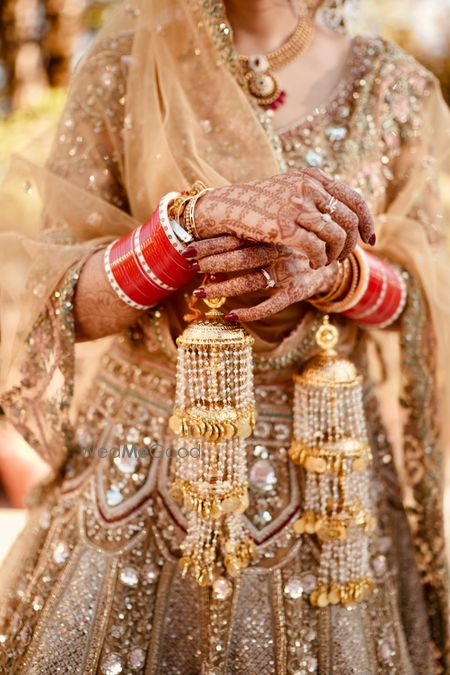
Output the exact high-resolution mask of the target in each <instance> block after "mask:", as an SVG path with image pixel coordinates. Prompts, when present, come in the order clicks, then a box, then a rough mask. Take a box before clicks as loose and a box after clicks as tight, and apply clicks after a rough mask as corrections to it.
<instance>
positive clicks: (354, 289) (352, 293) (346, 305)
mask: <svg viewBox="0 0 450 675" xmlns="http://www.w3.org/2000/svg"><path fill="white" fill-rule="evenodd" d="M348 261H349V263H350V265H351V268H352V272H351V273H352V281H351V285H350V289H349V290H348V293H347V294H346V296H345V297H344V298H343V299H342V300H339V301H337V302H327V303H323V302H320V301H317V300H314V301H313V302H311V304H312V305H313V306H314V307H316V308H317V309H320V311H321V312H323V313H324V314H341V313H342V312H345V311H347V310H348V309H350V307H353V305H354V304H356V303H355V298H356V296H357V295H358V296H359V289H360V287H361V279H360V277H361V276H362V274H361V273H360V267H359V264H358V259H357V258H356V256H355V255H354V254H353V253H351V254H350V255H349V257H348ZM361 272H362V270H361ZM366 276H367V274H366ZM356 302H358V300H357V299H356Z"/></svg>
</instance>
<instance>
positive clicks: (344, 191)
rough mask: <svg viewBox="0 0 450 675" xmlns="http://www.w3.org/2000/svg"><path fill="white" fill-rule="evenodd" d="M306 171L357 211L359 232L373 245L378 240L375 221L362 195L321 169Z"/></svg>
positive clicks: (365, 240)
mask: <svg viewBox="0 0 450 675" xmlns="http://www.w3.org/2000/svg"><path fill="white" fill-rule="evenodd" d="M305 173H306V174H307V175H309V176H312V177H313V178H315V179H317V180H320V182H321V183H322V185H323V186H324V187H325V188H326V189H327V190H328V192H329V193H330V195H332V196H333V197H335V198H336V199H338V200H339V201H341V202H343V203H344V204H345V205H346V206H348V208H349V209H350V210H352V211H354V212H355V213H356V215H357V216H358V220H359V228H358V229H359V234H360V235H361V239H362V240H363V241H364V242H365V243H366V244H370V245H371V246H373V245H374V244H375V241H376V236H375V223H374V220H373V218H372V216H371V214H370V211H369V209H368V207H367V204H366V202H365V201H364V199H363V198H362V197H361V195H360V194H359V193H358V192H356V190H354V189H353V188H351V187H350V186H349V185H346V184H345V183H341V182H340V181H337V180H335V179H334V178H331V177H330V176H328V174H326V173H324V172H323V171H321V170H320V169H305Z"/></svg>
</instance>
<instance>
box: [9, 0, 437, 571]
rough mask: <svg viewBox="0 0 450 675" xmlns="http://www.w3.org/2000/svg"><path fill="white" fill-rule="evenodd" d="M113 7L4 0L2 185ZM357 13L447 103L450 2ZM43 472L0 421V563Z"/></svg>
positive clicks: (363, 3)
mask: <svg viewBox="0 0 450 675" xmlns="http://www.w3.org/2000/svg"><path fill="white" fill-rule="evenodd" d="M115 1H116V2H120V1H124V2H126V0H115ZM113 4H114V2H111V1H108V0H0V178H1V176H2V174H3V173H4V171H5V167H6V165H7V159H8V157H9V156H10V154H11V153H12V152H14V151H17V150H20V148H21V147H22V146H25V145H27V144H28V143H29V141H30V139H32V138H34V137H37V136H39V135H40V134H41V132H43V131H45V128H46V127H50V126H51V125H52V124H53V123H54V120H55V119H56V118H57V117H58V115H59V113H60V111H61V109H62V107H63V105H64V99H65V90H66V87H67V84H68V81H69V79H70V73H71V71H72V69H73V67H74V65H75V64H76V62H77V61H78V59H79V58H80V56H81V55H82V53H83V52H84V50H85V49H86V47H87V45H88V44H89V42H90V41H91V40H92V38H93V36H94V35H95V33H96V31H97V30H98V28H99V27H100V26H101V24H102V22H103V21H104V18H105V16H106V14H107V12H108V11H109V10H110V8H111V6H112V5H113ZM352 7H354V9H352V11H351V13H350V15H351V22H352V28H353V30H356V31H361V32H364V33H367V32H369V33H372V34H373V33H379V34H381V35H383V36H384V37H386V38H388V39H391V40H394V41H396V42H398V43H399V44H400V45H401V46H402V47H404V48H405V49H407V50H408V51H410V52H412V53H413V54H414V56H415V57H416V58H417V59H418V60H419V61H421V62H422V63H423V64H424V65H425V66H427V67H428V68H429V69H430V70H432V71H433V72H434V73H435V74H436V75H437V76H438V77H439V79H440V80H441V83H442V88H443V91H444V95H445V97H446V100H447V102H449V103H450V18H449V17H450V0H360V1H359V2H355V3H353V5H352ZM446 192H447V194H446V195H445V196H446V199H447V200H448V199H450V189H448V188H447V190H446ZM46 471H47V467H46V466H45V465H44V464H43V463H42V462H41V461H40V460H39V459H38V458H37V457H36V455H35V453H34V452H33V451H32V450H31V448H30V447H29V446H27V444H26V443H25V442H24V441H23V440H22V439H21V438H20V437H19V436H18V435H17V434H16V433H15V432H14V431H13V430H12V429H11V428H10V426H9V425H8V424H7V423H6V422H5V421H4V419H2V417H1V416H0V532H1V533H2V536H1V537H0V558H1V557H2V555H3V554H4V553H5V551H6V550H7V548H8V547H9V545H10V543H11V541H12V539H13V537H14V536H15V533H16V532H17V530H18V529H19V528H20V526H21V524H22V522H23V519H24V517H25V512H24V511H23V506H24V503H25V496H26V494H27V492H28V491H29V489H30V487H31V486H32V485H33V484H34V483H35V482H37V480H39V479H40V478H41V477H43V476H44V475H45V473H46ZM447 492H448V494H449V497H450V490H447ZM448 511H449V512H450V501H449V509H448Z"/></svg>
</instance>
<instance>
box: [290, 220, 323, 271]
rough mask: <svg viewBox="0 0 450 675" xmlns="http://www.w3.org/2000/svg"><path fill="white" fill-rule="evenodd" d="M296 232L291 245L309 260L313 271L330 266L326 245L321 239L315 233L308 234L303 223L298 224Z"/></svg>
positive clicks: (292, 236)
mask: <svg viewBox="0 0 450 675" xmlns="http://www.w3.org/2000/svg"><path fill="white" fill-rule="evenodd" d="M297 225H299V227H296V229H295V232H294V233H293V234H292V235H291V241H290V243H289V245H290V246H292V247H293V248H297V249H299V250H300V251H301V252H302V253H303V254H304V255H305V256H306V257H307V258H308V259H309V264H310V267H311V268H312V269H319V267H324V266H325V265H327V264H328V256H327V249H326V243H325V242H324V241H322V239H319V237H318V236H317V235H316V234H314V233H313V232H308V230H307V229H305V228H304V227H303V223H300V222H297Z"/></svg>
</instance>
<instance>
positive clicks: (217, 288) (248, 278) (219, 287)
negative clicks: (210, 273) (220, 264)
mask: <svg viewBox="0 0 450 675" xmlns="http://www.w3.org/2000/svg"><path fill="white" fill-rule="evenodd" d="M266 287H267V279H266V278H265V276H264V275H263V274H262V272H250V273H249V274H243V275H242V276H239V277H235V278H234V279H227V280H226V281H221V282H217V283H213V284H207V285H206V286H202V287H201V288H197V290H195V291H194V295H195V296H196V297H197V298H222V297H226V298H231V297H233V296H236V295H241V294H243V293H253V292H254V291H261V290H263V289H264V288H266Z"/></svg>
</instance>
